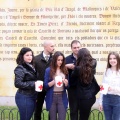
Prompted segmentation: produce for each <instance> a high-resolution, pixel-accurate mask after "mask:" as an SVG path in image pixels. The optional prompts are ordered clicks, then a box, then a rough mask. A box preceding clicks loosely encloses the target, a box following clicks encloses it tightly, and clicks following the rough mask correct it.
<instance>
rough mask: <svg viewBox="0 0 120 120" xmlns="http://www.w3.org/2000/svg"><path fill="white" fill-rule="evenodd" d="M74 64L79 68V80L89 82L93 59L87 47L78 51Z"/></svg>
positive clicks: (91, 74)
mask: <svg viewBox="0 0 120 120" xmlns="http://www.w3.org/2000/svg"><path fill="white" fill-rule="evenodd" d="M76 65H77V66H79V69H80V73H79V76H80V80H82V82H84V83H86V84H88V83H90V82H91V77H92V76H93V68H92V66H93V59H92V56H91V54H90V51H89V50H88V49H86V48H82V49H80V50H79V51H78V54H77V62H76Z"/></svg>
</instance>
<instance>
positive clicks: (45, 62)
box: [34, 40, 54, 120]
mask: <svg viewBox="0 0 120 120" xmlns="http://www.w3.org/2000/svg"><path fill="white" fill-rule="evenodd" d="M43 47H44V50H43V51H42V52H41V53H40V54H39V55H37V56H35V69H36V70H37V72H38V79H39V80H42V81H43V82H44V74H45V69H46V68H47V67H49V65H50V62H51V58H52V54H53V52H54V43H53V42H52V41H49V40H48V41H45V42H44V43H43ZM45 95H46V91H45V90H44V88H43V91H42V92H38V96H37V101H36V109H35V114H34V120H41V112H42V107H43V103H44V99H45Z"/></svg>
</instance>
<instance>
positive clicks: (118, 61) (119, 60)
mask: <svg viewBox="0 0 120 120" xmlns="http://www.w3.org/2000/svg"><path fill="white" fill-rule="evenodd" d="M110 55H115V57H116V60H117V66H116V71H119V69H120V57H119V54H118V53H117V52H110V53H109V54H108V58H107V68H106V69H108V68H111V65H110V63H109V59H110Z"/></svg>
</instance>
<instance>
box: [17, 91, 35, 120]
mask: <svg viewBox="0 0 120 120" xmlns="http://www.w3.org/2000/svg"><path fill="white" fill-rule="evenodd" d="M36 97H37V93H35V94H33V95H24V94H22V93H19V92H17V93H16V96H15V101H16V104H17V107H18V109H19V112H20V120H30V119H31V117H32V115H33V112H34V110H35V104H36Z"/></svg>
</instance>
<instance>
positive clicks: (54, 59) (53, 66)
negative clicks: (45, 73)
mask: <svg viewBox="0 0 120 120" xmlns="http://www.w3.org/2000/svg"><path fill="white" fill-rule="evenodd" d="M59 56H62V57H63V63H62V65H61V66H60V69H61V72H62V73H63V74H65V75H67V74H68V71H67V68H66V67H65V57H64V55H63V53H61V52H59V51H56V52H55V54H54V55H53V57H52V61H51V65H50V77H51V78H53V76H54V75H55V73H56V70H57V59H58V57H59Z"/></svg>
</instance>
